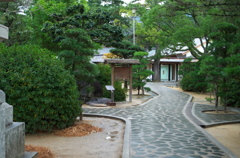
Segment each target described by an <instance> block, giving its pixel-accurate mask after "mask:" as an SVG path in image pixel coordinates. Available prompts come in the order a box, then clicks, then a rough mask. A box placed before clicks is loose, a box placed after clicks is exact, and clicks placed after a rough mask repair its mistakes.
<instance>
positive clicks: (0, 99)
mask: <svg viewBox="0 0 240 158" xmlns="http://www.w3.org/2000/svg"><path fill="white" fill-rule="evenodd" d="M5 98H6V97H5V93H4V92H3V91H2V90H0V158H5V109H4V108H3V106H2V104H3V103H4V102H5Z"/></svg>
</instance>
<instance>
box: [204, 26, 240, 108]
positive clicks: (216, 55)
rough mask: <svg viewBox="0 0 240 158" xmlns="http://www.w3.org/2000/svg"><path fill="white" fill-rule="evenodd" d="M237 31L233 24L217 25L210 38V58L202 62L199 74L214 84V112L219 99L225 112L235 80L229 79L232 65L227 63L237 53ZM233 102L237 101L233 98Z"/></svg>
mask: <svg viewBox="0 0 240 158" xmlns="http://www.w3.org/2000/svg"><path fill="white" fill-rule="evenodd" d="M237 31H238V27H236V26H235V25H233V24H230V23H226V22H223V23H219V24H217V26H216V28H215V31H214V32H213V33H212V34H211V36H210V37H211V39H212V44H211V47H212V49H211V50H212V52H211V56H208V57H206V58H205V59H204V60H203V61H202V65H201V70H200V73H204V74H206V75H207V80H209V81H210V82H211V83H212V84H214V87H215V91H214V92H215V96H216V102H215V107H216V110H217V107H218V98H219V97H220V98H221V101H222V103H223V105H224V107H225V108H224V110H225V111H226V110H227V103H228V98H229V97H230V96H229V86H230V84H233V83H234V82H233V80H235V79H234V78H231V77H230V76H231V75H230V73H229V72H231V70H232V66H230V65H232V63H231V62H230V63H229V61H231V58H232V56H235V57H236V54H238V53H239V48H238V46H239V37H238V34H237ZM236 46H237V47H236ZM229 59H230V60H229ZM228 65H229V66H228ZM236 73H237V71H236ZM229 75H230V76H229ZM235 100H238V99H237V98H235Z"/></svg>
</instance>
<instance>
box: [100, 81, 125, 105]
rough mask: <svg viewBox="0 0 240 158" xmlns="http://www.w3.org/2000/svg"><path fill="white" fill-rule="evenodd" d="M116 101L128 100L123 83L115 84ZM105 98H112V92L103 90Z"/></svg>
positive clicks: (117, 82)
mask: <svg viewBox="0 0 240 158" xmlns="http://www.w3.org/2000/svg"><path fill="white" fill-rule="evenodd" d="M114 89H115V91H114V101H125V100H126V90H125V89H123V88H122V82H120V81H115V82H114ZM103 96H104V97H106V98H111V91H108V90H106V88H104V89H103Z"/></svg>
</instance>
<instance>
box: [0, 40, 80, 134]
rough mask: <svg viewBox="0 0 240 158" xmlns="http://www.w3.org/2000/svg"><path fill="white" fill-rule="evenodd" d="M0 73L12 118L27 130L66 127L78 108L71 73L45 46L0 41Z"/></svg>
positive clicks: (74, 82)
mask: <svg viewBox="0 0 240 158" xmlns="http://www.w3.org/2000/svg"><path fill="white" fill-rule="evenodd" d="M0 76H1V79H0V89H2V90H3V91H5V93H6V96H7V102H8V103H9V104H11V105H13V108H14V121H18V122H25V123H26V131H27V132H30V133H34V132H38V131H52V130H53V129H54V128H57V129H62V128H65V127H68V126H70V125H72V124H73V123H74V121H75V119H76V117H77V115H79V113H80V111H81V108H80V106H79V105H80V102H79V100H78V97H79V92H78V90H77V86H76V81H75V79H74V77H73V76H72V75H70V73H69V72H68V71H67V70H65V69H64V67H63V64H62V63H61V62H60V61H59V60H58V59H57V58H56V57H53V56H51V55H50V52H49V51H48V50H45V49H41V48H40V47H38V46H34V45H26V46H13V47H9V48H6V47H5V46H4V45H3V44H0Z"/></svg>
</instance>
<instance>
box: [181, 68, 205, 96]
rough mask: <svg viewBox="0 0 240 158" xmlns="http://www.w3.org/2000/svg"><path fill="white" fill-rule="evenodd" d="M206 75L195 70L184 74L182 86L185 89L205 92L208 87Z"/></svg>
mask: <svg viewBox="0 0 240 158" xmlns="http://www.w3.org/2000/svg"><path fill="white" fill-rule="evenodd" d="M207 85H208V84H207V82H206V81H205V77H203V76H201V75H198V74H197V73H196V72H195V71H193V72H190V73H187V74H185V75H184V77H183V79H182V80H181V81H180V86H181V88H182V89H183V90H184V91H193V92H205V91H206V89H207Z"/></svg>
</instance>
